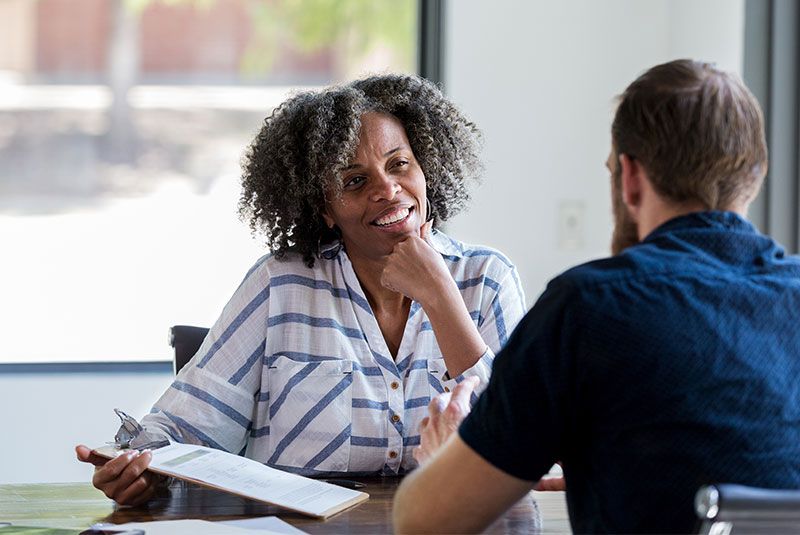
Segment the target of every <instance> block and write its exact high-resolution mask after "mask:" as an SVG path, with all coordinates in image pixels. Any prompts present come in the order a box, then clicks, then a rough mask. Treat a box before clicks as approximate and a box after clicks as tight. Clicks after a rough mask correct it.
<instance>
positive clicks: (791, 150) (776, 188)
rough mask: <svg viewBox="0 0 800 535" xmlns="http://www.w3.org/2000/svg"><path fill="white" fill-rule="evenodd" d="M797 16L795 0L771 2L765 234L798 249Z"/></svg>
mask: <svg viewBox="0 0 800 535" xmlns="http://www.w3.org/2000/svg"><path fill="white" fill-rule="evenodd" d="M798 15H800V6H798V4H797V3H796V2H795V0H773V2H772V17H771V18H772V29H773V31H772V47H771V48H772V51H771V52H772V53H771V58H770V70H771V74H772V76H771V80H770V123H771V125H770V133H769V141H770V156H771V158H770V174H769V179H770V187H769V190H768V192H769V202H768V206H769V211H768V213H767V218H768V229H769V233H770V234H771V235H772V236H773V237H774V238H775V239H776V240H778V241H779V242H781V243H783V244H784V245H785V246H786V247H787V248H788V249H789V250H790V251H792V252H796V251H797V250H798V239H797V238H798V209H797V199H798V187H797V181H798V173H797V171H798V169H797V163H798V158H797V151H798V124H797V120H798V112H800V110H798V66H799V65H798V59H800V58H798V50H797V45H798V39H797V27H798Z"/></svg>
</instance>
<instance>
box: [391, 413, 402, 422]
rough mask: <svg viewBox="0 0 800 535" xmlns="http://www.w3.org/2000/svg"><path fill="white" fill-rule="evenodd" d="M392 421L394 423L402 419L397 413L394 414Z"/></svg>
mask: <svg viewBox="0 0 800 535" xmlns="http://www.w3.org/2000/svg"><path fill="white" fill-rule="evenodd" d="M392 421H393V422H394V423H397V422H399V421H400V417H399V416H398V415H396V414H392Z"/></svg>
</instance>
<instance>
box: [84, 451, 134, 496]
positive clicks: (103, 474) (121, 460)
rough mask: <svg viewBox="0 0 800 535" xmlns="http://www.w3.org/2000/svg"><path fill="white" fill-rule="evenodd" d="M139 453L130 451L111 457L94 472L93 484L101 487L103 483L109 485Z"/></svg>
mask: <svg viewBox="0 0 800 535" xmlns="http://www.w3.org/2000/svg"><path fill="white" fill-rule="evenodd" d="M138 453H139V452H138V451H129V452H127V453H124V454H122V455H119V456H117V457H115V458H113V459H111V460H110V461H108V462H107V463H106V464H104V465H103V466H101V467H98V468H97V469H96V470H95V472H94V477H93V478H92V484H93V485H94V486H95V487H97V488H100V486H101V485H107V484H108V483H110V482H112V481H115V480H116V479H117V478H118V477H119V476H120V474H122V472H123V471H124V470H125V468H126V467H127V466H128V465H129V464H130V462H131V461H132V460H133V459H134V458H135V457H136V456H137V455H138Z"/></svg>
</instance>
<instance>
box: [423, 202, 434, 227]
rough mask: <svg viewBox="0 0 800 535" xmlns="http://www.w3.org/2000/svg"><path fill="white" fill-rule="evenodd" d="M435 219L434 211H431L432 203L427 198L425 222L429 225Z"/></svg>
mask: <svg viewBox="0 0 800 535" xmlns="http://www.w3.org/2000/svg"><path fill="white" fill-rule="evenodd" d="M431 219H433V210H432V209H431V202H430V201H429V200H428V198H427V197H425V222H426V223H427V222H428V221H430V220H431Z"/></svg>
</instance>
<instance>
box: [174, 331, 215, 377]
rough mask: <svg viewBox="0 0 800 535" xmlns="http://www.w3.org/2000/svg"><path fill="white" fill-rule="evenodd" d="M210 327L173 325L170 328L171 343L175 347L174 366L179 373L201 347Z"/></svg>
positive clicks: (176, 372)
mask: <svg viewBox="0 0 800 535" xmlns="http://www.w3.org/2000/svg"><path fill="white" fill-rule="evenodd" d="M207 334H208V329H206V328H205V327H194V326H192V325H173V326H172V327H170V328H169V345H171V346H172V347H174V348H175V361H174V368H175V374H176V375H177V374H178V372H179V371H181V368H183V366H184V365H185V364H186V363H187V362H189V360H190V359H191V358H192V357H193V356H194V355H195V353H197V350H198V349H200V345H201V344H202V343H203V340H205V338H206V335H207Z"/></svg>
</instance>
